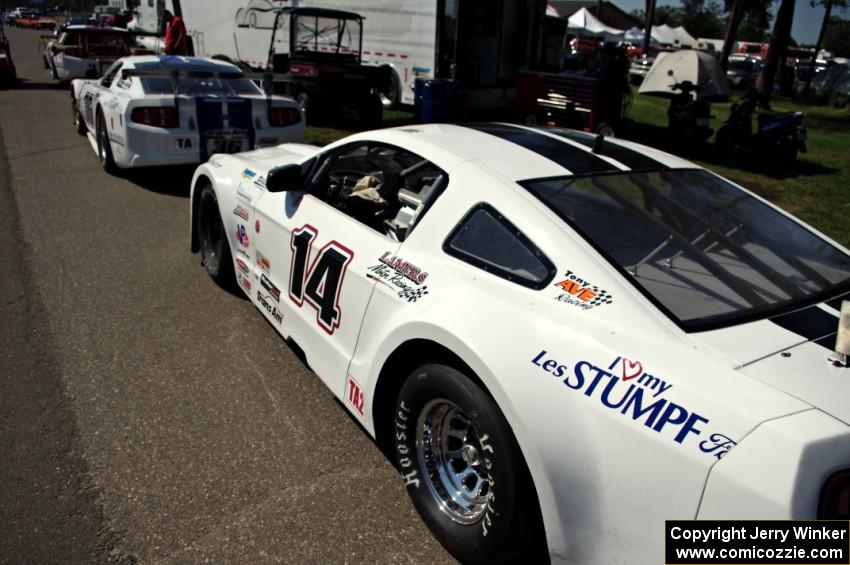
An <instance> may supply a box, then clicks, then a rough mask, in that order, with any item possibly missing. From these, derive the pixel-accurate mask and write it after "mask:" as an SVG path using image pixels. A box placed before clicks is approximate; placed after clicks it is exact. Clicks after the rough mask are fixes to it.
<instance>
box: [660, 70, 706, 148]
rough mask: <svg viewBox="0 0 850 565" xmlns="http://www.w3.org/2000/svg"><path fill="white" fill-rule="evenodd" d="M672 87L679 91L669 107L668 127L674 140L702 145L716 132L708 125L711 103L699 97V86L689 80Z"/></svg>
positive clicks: (691, 144)
mask: <svg viewBox="0 0 850 565" xmlns="http://www.w3.org/2000/svg"><path fill="white" fill-rule="evenodd" d="M670 88H672V89H673V90H677V91H678V93H677V94H676V95H675V96H673V98H671V99H670V107H669V108H667V127H668V128H669V130H670V133H671V134H672V135H673V139H674V141H676V142H677V143H684V144H687V145H689V146H698V145H702V144H703V143H705V142H706V141H708V138H709V137H711V134H712V133H714V130H712V129H711V128H710V127H708V124H709V122H710V120H711V104H710V103H709V102H708V100H705V99H701V98H699V97H698V94H697V93H698V92H699V89H700V88H699V86H697V85H695V84H693V83H692V82H691V81H689V80H685V81H682V82H677V83H676V84H673V85H672V86H671V87H670Z"/></svg>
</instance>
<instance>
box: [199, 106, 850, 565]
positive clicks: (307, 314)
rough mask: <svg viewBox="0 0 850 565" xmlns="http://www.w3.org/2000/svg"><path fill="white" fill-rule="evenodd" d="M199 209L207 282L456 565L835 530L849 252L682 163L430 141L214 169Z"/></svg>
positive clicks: (373, 142)
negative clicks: (371, 459) (237, 300)
mask: <svg viewBox="0 0 850 565" xmlns="http://www.w3.org/2000/svg"><path fill="white" fill-rule="evenodd" d="M189 202H190V208H189V213H190V222H191V226H192V232H191V234H192V237H191V245H192V250H193V251H200V253H201V257H202V264H203V266H204V268H205V270H206V271H207V273H208V274H209V275H210V276H211V277H212V279H213V280H214V281H216V282H217V283H218V284H220V285H222V286H224V287H227V288H236V289H238V291H239V292H242V293H244V294H245V296H246V297H248V299H249V300H250V302H251V303H252V304H253V305H254V306H255V307H256V308H257V309H258V310H259V312H260V314H261V315H262V316H264V317H265V318H266V319H267V320H268V322H269V323H270V325H271V326H272V328H274V330H275V331H277V332H279V333H280V335H281V336H282V337H283V338H286V339H288V340H291V341H292V342H294V343H295V344H297V346H298V347H299V348H300V349H301V350H303V352H304V355H305V359H306V363H307V364H308V365H309V366H310V368H311V369H313V370H314V371H315V372H316V373H317V375H318V377H319V378H320V379H321V380H322V381H323V382H324V383H325V384H326V385H327V386H328V387H330V389H331V391H332V392H333V394H334V395H335V396H336V397H337V398H339V400H340V402H341V403H342V404H343V406H344V407H345V409H346V410H348V411H349V412H350V414H351V415H352V417H353V418H354V419H355V420H356V421H357V422H359V423H360V424H362V426H363V427H364V429H365V430H366V432H367V433H368V434H370V435H374V436H375V437H376V440H377V443H378V445H379V446H381V447H382V448H383V449H384V450H385V452H386V453H389V454H392V455H391V456H392V458H393V460H394V462H395V464H396V466H397V468H398V470H399V472H400V475H401V482H402V484H403V485H404V486H405V488H406V489H407V492H408V494H409V495H410V497H411V500H412V501H413V504H414V506H415V507H416V509H417V510H418V512H419V514H420V515H421V516H422V519H423V520H424V521H425V522H426V523H427V524H428V526H430V528H431V530H432V531H433V532H434V535H435V537H436V538H437V539H438V540H439V541H440V542H441V543H442V544H443V545H444V546H445V547H446V548H447V549H448V550H449V551H450V552H451V553H452V554H453V555H454V556H455V557H456V558H458V559H459V560H460V561H461V562H465V563H497V562H506V561H510V560H512V559H513V560H515V561H512V562H541V561H545V560H547V559H549V560H551V561H552V562H558V563H573V564H575V563H582V564H608V563H629V564H634V565H642V564H653V565H654V564H657V563H662V562H664V535H663V531H664V522H665V520H667V519H670V518H671V517H688V518H698V519H728V518H730V517H739V518H750V517H758V518H760V519H789V518H791V519H799V520H813V519H816V518H820V519H827V518H831V519H841V520H847V519H848V515H850V502H848V497H847V495H846V493H847V492H848V489H850V368H846V367H845V366H844V365H841V366H836V365H834V364H833V361H830V360H828V358H829V357H830V354H832V355H833V356H834V355H835V353H834V352H833V351H832V350H833V349H834V347H835V343H836V341H835V337H836V332H837V330H838V325H839V316H838V310H837V309H838V308H840V307H841V306H840V305H841V303H842V301H843V300H847V299H848V298H850V294H848V292H850V251H848V250H847V249H845V248H843V247H842V246H840V245H839V244H838V243H836V242H834V241H831V240H829V239H828V238H826V237H825V236H823V235H821V234H819V233H818V232H817V231H815V230H814V229H813V228H811V227H809V226H807V225H805V224H804V223H802V222H800V221H799V220H797V219H795V218H793V217H792V216H790V215H789V214H787V213H786V212H784V211H782V210H780V209H778V208H777V207H775V206H773V205H772V204H770V203H768V202H766V201H764V200H763V199H761V198H759V197H758V196H756V195H754V194H753V193H751V192H749V191H747V190H745V189H743V188H741V187H739V186H737V185H735V184H733V183H732V182H730V181H727V180H725V179H723V178H722V177H720V176H718V175H716V174H714V173H711V172H709V171H707V170H705V169H703V168H702V167H700V166H699V165H696V164H694V163H691V162H687V161H685V160H682V159H679V158H677V157H674V156H672V155H669V154H665V153H663V152H660V151H658V150H656V149H652V148H649V147H644V146H641V145H638V144H634V143H629V142H626V141H621V140H618V139H609V138H606V137H598V136H596V135H594V134H592V133H586V132H580V131H572V130H563V129H540V128H533V127H526V126H517V125H506V124H489V123H479V124H471V125H469V126H466V127H464V126H457V125H445V124H429V125H416V126H405V127H400V128H393V129H385V130H378V131H371V132H364V133H359V134H355V135H352V136H350V137H347V138H345V139H342V140H339V141H337V142H336V143H333V144H331V145H329V146H327V147H325V148H318V147H313V146H309V145H303V144H284V145H280V146H278V147H274V148H268V149H263V150H260V151H253V152H247V153H242V154H237V155H216V156H214V157H213V158H212V159H211V160H210V161H209V162H208V163H206V164H203V165H201V166H200V167H198V169H197V170H196V172H195V175H194V178H193V180H192V189H191V197H190V201H189ZM221 322H222V324H227V323H229V321H228V320H224V319H223V320H222V321H221ZM845 323H846V322H845ZM261 329H263V330H264V329H265V328H261ZM209 346H210V347H228V345H227V344H226V343H224V342H222V343H220V344H217V343H211V344H210V345H209ZM765 477H769V478H770V480H769V481H767V482H766V479H765ZM388 488H389V486H388ZM842 493H843V494H842ZM612 516H613V517H614V518H612ZM544 535H545V539H543V537H544ZM547 546H548V547H547Z"/></svg>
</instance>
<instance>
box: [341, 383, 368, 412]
mask: <svg viewBox="0 0 850 565" xmlns="http://www.w3.org/2000/svg"><path fill="white" fill-rule="evenodd" d="M347 388H348V392H347V393H346V395H345V400H346V402H348V403H349V404H350V405H351V406H352V408H354V410H356V411H357V413H358V414H360V415H361V416H362V415H363V406H364V404H366V395H365V394H364V393H363V388H362V387H361V386H360V383H358V382H357V381H355V380H354V377H352V376H351V375H348V385H347Z"/></svg>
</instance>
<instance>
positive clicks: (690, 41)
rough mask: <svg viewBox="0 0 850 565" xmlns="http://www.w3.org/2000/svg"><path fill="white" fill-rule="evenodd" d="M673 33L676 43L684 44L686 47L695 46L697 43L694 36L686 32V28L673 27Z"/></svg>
mask: <svg viewBox="0 0 850 565" xmlns="http://www.w3.org/2000/svg"><path fill="white" fill-rule="evenodd" d="M673 33H674V34H675V35H676V39H677V41H678V43H677V44H678V45H686V46H688V47H696V46H697V43H699V42H698V41H697V40H696V38H695V37H694V36H692V35H691V34H690V33H688V32H687V30H686V29H685V28H684V27H682V26H679V27H674V28H673Z"/></svg>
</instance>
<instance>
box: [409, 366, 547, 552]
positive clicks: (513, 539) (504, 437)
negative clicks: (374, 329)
mask: <svg viewBox="0 0 850 565" xmlns="http://www.w3.org/2000/svg"><path fill="white" fill-rule="evenodd" d="M393 443H394V451H395V458H396V464H397V465H398V468H399V470H400V472H401V475H402V478H403V480H404V482H405V486H406V487H407V492H408V494H409V495H410V498H411V500H412V501H413V505H414V506H415V507H416V510H417V511H418V512H419V514H420V515H421V516H422V519H423V520H424V521H425V523H426V524H428V526H429V527H430V528H431V530H432V531H433V533H434V535H435V536H436V537H437V539H438V540H439V541H440V543H442V544H443V546H444V547H445V548H446V549H447V550H448V551H449V552H450V553H452V555H454V556H455V557H456V558H458V559H459V560H460V561H462V562H464V563H502V562H508V561H513V560H516V559H518V558H523V559H524V560H527V559H531V560H532V561H534V560H536V559H540V558H543V559H545V557H544V556H545V555H546V550H545V536H544V533H543V525H542V519H541V516H540V510H539V504H538V502H537V496H536V493H535V490H534V486H533V483H532V480H531V476H530V474H529V472H528V469H527V467H526V465H525V462H524V460H523V457H522V453H521V452H520V449H519V446H518V445H517V442H516V439H515V438H514V436H513V433H512V432H511V429H510V427H509V425H508V423H507V421H505V418H504V416H503V415H502V413H501V411H500V410H499V408H498V407H497V406H496V404H495V402H494V401H493V400H492V399H491V398H490V396H489V395H487V393H485V392H484V391H483V390H482V389H481V388H480V387H479V386H478V385H477V384H475V383H474V382H473V381H472V380H471V379H470V378H468V377H467V376H465V375H464V374H463V373H461V372H460V371H457V370H456V369H454V368H452V367H449V366H446V365H439V364H431V365H424V366H422V367H420V368H418V369H416V370H415V371H414V372H413V373H412V374H411V375H410V376H409V377H408V378H407V379H406V380H405V382H404V384H403V385H402V388H401V391H400V392H399V396H398V399H397V401H396V406H395V421H394V431H393Z"/></svg>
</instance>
